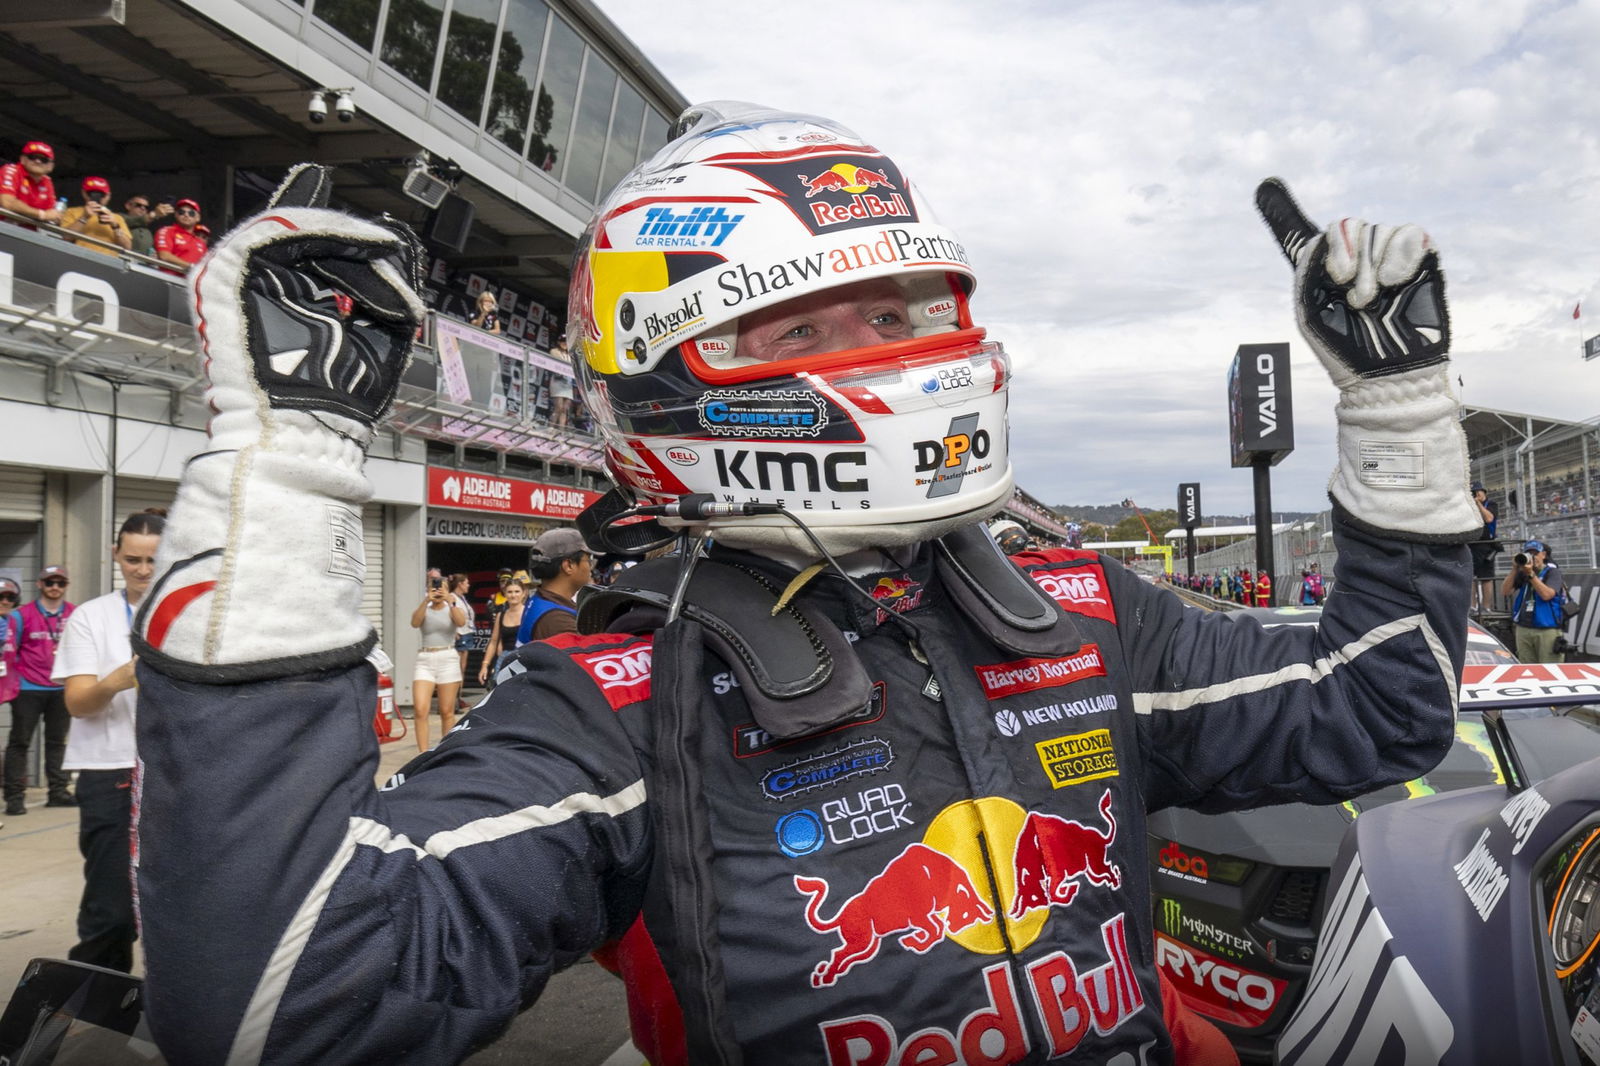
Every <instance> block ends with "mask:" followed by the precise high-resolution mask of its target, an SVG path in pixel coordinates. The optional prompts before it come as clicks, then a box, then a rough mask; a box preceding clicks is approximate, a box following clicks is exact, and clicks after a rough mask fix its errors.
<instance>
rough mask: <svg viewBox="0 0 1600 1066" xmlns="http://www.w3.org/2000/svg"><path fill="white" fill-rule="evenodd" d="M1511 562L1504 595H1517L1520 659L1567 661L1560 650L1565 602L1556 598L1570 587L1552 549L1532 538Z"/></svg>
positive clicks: (1514, 609)
mask: <svg viewBox="0 0 1600 1066" xmlns="http://www.w3.org/2000/svg"><path fill="white" fill-rule="evenodd" d="M1511 563H1512V566H1511V573H1509V574H1507V575H1506V579H1505V581H1504V582H1502V583H1501V585H1500V595H1502V596H1511V595H1512V594H1513V593H1515V594H1516V599H1514V600H1513V601H1512V604H1511V621H1512V624H1513V628H1514V629H1515V630H1516V634H1517V658H1518V659H1521V660H1522V661H1523V662H1525V663H1559V662H1564V661H1565V660H1566V656H1565V655H1564V654H1563V653H1561V652H1558V651H1557V650H1556V640H1557V638H1558V637H1560V636H1561V604H1560V602H1559V601H1558V600H1557V599H1556V597H1557V596H1559V595H1560V593H1561V590H1562V589H1563V588H1564V587H1565V586H1566V582H1565V581H1564V580H1562V577H1561V568H1560V567H1558V566H1556V565H1555V564H1554V563H1552V562H1551V561H1550V549H1549V548H1547V547H1546V546H1545V543H1544V541H1542V540H1530V541H1528V542H1527V543H1526V544H1524V545H1523V546H1522V551H1520V552H1518V553H1517V554H1516V555H1514V556H1512V559H1511ZM1530 589H1531V590H1532V591H1533V595H1531V596H1530V595H1528V591H1529V590H1530Z"/></svg>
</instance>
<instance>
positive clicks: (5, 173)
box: [0, 141, 61, 223]
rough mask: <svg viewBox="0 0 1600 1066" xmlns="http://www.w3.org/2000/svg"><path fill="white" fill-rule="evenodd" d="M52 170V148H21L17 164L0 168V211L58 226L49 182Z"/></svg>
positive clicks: (32, 143)
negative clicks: (0, 208)
mask: <svg viewBox="0 0 1600 1066" xmlns="http://www.w3.org/2000/svg"><path fill="white" fill-rule="evenodd" d="M55 168H56V151H55V149H54V148H51V147H50V146H49V145H48V144H45V143H44V142H43V141H29V142H28V143H27V144H25V145H23V146H22V159H21V161H20V162H16V163H7V164H6V165H5V166H3V167H0V207H3V208H5V209H6V210H7V211H14V212H16V213H17V214H19V215H26V216H27V217H29V218H36V219H38V220H39V221H40V222H50V223H56V222H60V221H61V211H60V210H59V209H58V208H57V207H56V187H55V183H54V182H52V181H51V180H50V172H51V171H53V170H54V169H55Z"/></svg>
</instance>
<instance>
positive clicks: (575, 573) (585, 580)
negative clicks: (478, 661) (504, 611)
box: [517, 527, 594, 644]
mask: <svg viewBox="0 0 1600 1066" xmlns="http://www.w3.org/2000/svg"><path fill="white" fill-rule="evenodd" d="M528 569H529V570H530V571H532V573H533V577H534V579H535V580H537V581H538V582H539V587H538V588H537V589H534V590H533V592H532V593H530V594H529V596H528V605H527V607H526V608H525V609H524V610H523V612H522V628H521V629H520V630H518V638H519V639H518V641H517V643H518V644H526V643H528V641H530V640H544V639H545V638H547V637H553V636H555V635H556V634H557V633H573V632H576V631H577V628H578V590H579V589H581V588H583V586H585V585H587V584H589V583H590V582H592V581H593V580H594V554H593V553H592V552H590V551H589V546H588V545H587V544H585V543H584V542H583V534H581V533H579V532H578V531H577V530H576V529H569V528H566V527H561V528H559V529H547V530H545V531H544V532H543V533H541V534H539V539H538V540H535V541H534V542H533V551H532V553H531V554H530V555H529V557H528Z"/></svg>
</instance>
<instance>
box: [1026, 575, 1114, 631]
mask: <svg viewBox="0 0 1600 1066" xmlns="http://www.w3.org/2000/svg"><path fill="white" fill-rule="evenodd" d="M1029 576H1030V577H1032V578H1033V580H1034V583H1035V584H1037V585H1038V586H1039V587H1040V588H1041V589H1043V590H1044V591H1045V592H1046V593H1048V594H1049V596H1050V598H1051V599H1053V600H1055V601H1056V602H1057V603H1059V604H1060V605H1061V606H1062V607H1063V608H1064V609H1065V610H1068V611H1071V612H1072V613H1073V614H1082V615H1088V616H1089V617H1090V618H1099V619H1102V620H1103V621H1107V622H1113V623H1114V622H1116V620H1117V612H1116V608H1115V607H1113V606H1112V603H1111V593H1110V592H1109V591H1108V590H1107V589H1106V574H1105V571H1104V570H1102V569H1101V568H1100V565H1099V564H1098V563H1091V564H1089V565H1088V566H1074V567H1071V568H1070V569H1066V570H1032V571H1030V572H1029Z"/></svg>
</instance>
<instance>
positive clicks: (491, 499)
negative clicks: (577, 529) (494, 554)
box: [428, 466, 600, 519]
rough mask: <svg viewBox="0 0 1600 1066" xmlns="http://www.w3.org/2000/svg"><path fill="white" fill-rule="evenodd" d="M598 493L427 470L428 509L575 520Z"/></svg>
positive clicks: (460, 471)
mask: <svg viewBox="0 0 1600 1066" xmlns="http://www.w3.org/2000/svg"><path fill="white" fill-rule="evenodd" d="M599 498H600V493H598V492H590V491H589V490H588V489H575V488H573V487H571V486H570V485H549V484H546V483H544V482H542V481H523V480H522V479H521V478H514V477H498V476H496V475H494V474H479V473H474V472H472V471H468V470H448V469H445V468H443V467H437V466H433V467H429V468H428V506H429V507H448V508H453V509H455V510H460V511H489V512H491V513H493V514H503V515H537V516H539V517H541V518H565V519H572V518H577V517H578V515H579V513H581V512H582V511H583V509H584V508H585V507H588V506H589V505H590V504H591V503H593V502H594V501H595V500H598V499H599Z"/></svg>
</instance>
